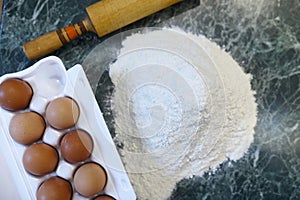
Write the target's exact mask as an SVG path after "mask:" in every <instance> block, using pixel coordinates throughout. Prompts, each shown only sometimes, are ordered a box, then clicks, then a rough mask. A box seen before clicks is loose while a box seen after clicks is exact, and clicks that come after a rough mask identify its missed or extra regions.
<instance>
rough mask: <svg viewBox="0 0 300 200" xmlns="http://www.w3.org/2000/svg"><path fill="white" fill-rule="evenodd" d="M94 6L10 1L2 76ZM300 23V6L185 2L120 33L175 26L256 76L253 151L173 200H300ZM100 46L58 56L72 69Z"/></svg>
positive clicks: (0, 54)
mask: <svg viewBox="0 0 300 200" xmlns="http://www.w3.org/2000/svg"><path fill="white" fill-rule="evenodd" d="M94 2H96V0H74V1H61V0H44V1H41V0H30V1H29V0H5V1H4V10H3V11H4V12H3V16H2V21H1V31H0V66H1V68H0V75H3V74H5V73H8V72H14V71H18V70H21V69H24V68H26V67H28V66H30V65H31V64H33V63H34V62H29V61H28V60H26V58H25V57H24V55H23V53H22V48H21V45H22V44H23V43H24V42H25V41H28V40H30V39H32V38H34V37H36V36H38V35H41V34H43V33H46V32H49V31H52V30H55V29H58V28H62V27H65V26H67V25H70V24H73V23H76V22H78V21H80V20H82V19H83V18H84V16H85V12H84V8H85V7H86V6H88V5H90V4H92V3H94ZM299 22H300V1H299V0H285V1H280V0H254V1H250V0H215V1H211V0H201V1H200V4H197V1H188V0H186V1H185V2H184V3H181V4H179V5H176V6H173V7H171V8H169V9H166V10H164V11H162V12H159V13H157V14H155V15H152V16H150V17H147V18H146V19H143V20H141V21H139V22H137V23H134V24H133V25H130V26H129V27H126V28H123V29H122V30H120V31H123V30H126V29H130V28H136V27H145V26H170V25H177V26H179V27H181V28H182V29H184V30H187V31H191V32H193V33H201V34H203V35H205V36H206V37H208V38H210V39H211V40H213V41H214V42H216V43H217V44H219V45H220V46H221V47H223V48H224V49H225V50H226V51H228V52H230V53H231V55H232V56H233V58H234V59H235V60H236V61H237V62H238V63H239V64H240V65H241V66H242V67H243V68H244V70H245V71H246V72H248V73H251V74H252V75H253V80H252V83H251V84H252V88H253V90H255V91H256V98H257V104H258V122H257V126H256V128H255V139H254V142H253V144H252V145H251V147H250V149H249V152H248V153H247V154H245V156H244V157H243V158H241V159H240V160H238V161H236V162H229V161H228V162H225V163H223V164H222V165H220V167H219V169H218V170H217V171H216V173H214V174H213V175H211V174H210V173H206V174H205V175H204V176H203V177H193V178H189V179H184V180H182V181H180V182H179V183H178V185H177V187H176V188H174V192H173V194H172V197H171V199H179V200H184V199H186V200H191V199H272V200H274V199H279V200H282V199H300V124H299V123H300V89H299V86H300V83H299V81H300V23H299ZM109 36H110V35H109ZM109 36H107V37H109ZM103 39H105V38H98V37H97V36H96V35H95V34H93V33H90V34H87V35H85V36H82V37H80V38H79V39H77V40H75V41H73V42H71V43H70V44H68V45H67V46H65V47H63V48H62V49H60V50H58V51H56V52H54V53H53V55H56V56H58V57H60V58H61V59H62V60H63V62H64V63H65V65H66V67H67V68H69V67H72V66H73V65H74V64H77V63H81V62H82V61H83V59H84V57H85V56H86V55H87V54H88V53H89V52H90V51H91V49H92V48H93V47H95V46H96V45H97V44H99V43H101V41H103ZM98 100H99V101H101V97H99V96H98ZM99 104H101V102H99ZM107 120H109V119H107ZM0 196H1V194H0Z"/></svg>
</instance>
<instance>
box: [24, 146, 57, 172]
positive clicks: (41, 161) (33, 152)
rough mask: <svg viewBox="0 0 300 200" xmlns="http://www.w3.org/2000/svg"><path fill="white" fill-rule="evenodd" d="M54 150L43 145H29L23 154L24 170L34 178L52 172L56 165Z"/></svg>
mask: <svg viewBox="0 0 300 200" xmlns="http://www.w3.org/2000/svg"><path fill="white" fill-rule="evenodd" d="M58 158H59V157H58V153H57V151H56V149H55V148H54V147H52V146H50V145H48V144H45V143H36V144H32V145H30V146H29V147H28V148H27V149H26V150H25V152H24V154H23V165H24V167H25V169H26V170H27V171H28V172H29V173H31V174H33V175H36V176H42V175H46V174H49V173H51V172H53V171H54V170H55V169H56V167H57V164H58Z"/></svg>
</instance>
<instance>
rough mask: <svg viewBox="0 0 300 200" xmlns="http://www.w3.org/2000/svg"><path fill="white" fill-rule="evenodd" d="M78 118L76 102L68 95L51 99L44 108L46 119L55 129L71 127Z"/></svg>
mask: <svg viewBox="0 0 300 200" xmlns="http://www.w3.org/2000/svg"><path fill="white" fill-rule="evenodd" d="M78 118H79V107H78V104H77V103H76V102H75V101H74V100H73V99H71V98H69V97H60V98H57V99H54V100H53V101H51V102H50V103H49V104H48V106H47V108H46V119H47V121H48V122H49V124H50V125H51V126H52V127H54V128H56V129H67V128H71V127H72V126H74V125H75V124H76V122H77V121H78Z"/></svg>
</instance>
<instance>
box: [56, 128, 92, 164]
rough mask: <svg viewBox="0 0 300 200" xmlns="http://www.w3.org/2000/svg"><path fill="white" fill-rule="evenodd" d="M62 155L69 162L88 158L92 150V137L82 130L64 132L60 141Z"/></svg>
mask: <svg viewBox="0 0 300 200" xmlns="http://www.w3.org/2000/svg"><path fill="white" fill-rule="evenodd" d="M60 150H61V154H62V157H63V158H64V159H65V160H66V161H68V162H70V163H78V162H82V161H84V160H86V159H88V158H89V157H90V156H91V153H92V151H93V139H92V138H91V136H90V135H89V134H88V133H87V132H86V131H83V130H79V129H78V130H72V131H70V132H68V133H66V134H65V135H64V136H63V138H62V140H61V142H60Z"/></svg>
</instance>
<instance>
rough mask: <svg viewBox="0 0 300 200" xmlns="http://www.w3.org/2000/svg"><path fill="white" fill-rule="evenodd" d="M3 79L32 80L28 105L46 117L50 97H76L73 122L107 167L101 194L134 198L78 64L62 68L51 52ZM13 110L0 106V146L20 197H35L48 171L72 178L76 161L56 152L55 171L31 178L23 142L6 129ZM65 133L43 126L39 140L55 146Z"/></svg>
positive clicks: (94, 157)
mask: <svg viewBox="0 0 300 200" xmlns="http://www.w3.org/2000/svg"><path fill="white" fill-rule="evenodd" d="M8 78H20V79H23V80H25V81H27V82H28V83H29V84H30V85H31V87H32V89H33V93H34V94H33V97H32V100H31V103H30V105H29V110H32V111H35V112H38V113H40V114H41V115H42V116H45V115H44V114H45V108H46V106H47V104H48V103H49V102H50V101H51V100H53V99H56V98H58V97H62V96H69V97H72V98H73V99H75V100H76V102H77V103H78V105H79V107H80V117H79V120H78V122H77V124H76V127H78V128H80V129H83V130H86V131H87V132H88V133H90V135H91V136H92V138H93V141H94V148H93V152H92V156H91V160H92V161H95V162H97V163H99V164H100V165H102V166H103V167H104V168H105V170H106V172H107V176H108V177H107V185H106V187H105V190H104V192H103V193H105V194H107V195H110V196H112V197H114V198H115V199H117V200H135V199H136V195H135V192H134V190H133V188H132V185H131V183H130V181H129V178H128V176H127V173H126V171H125V169H124V166H123V164H122V161H121V159H120V157H119V154H118V152H117V150H116V147H115V145H114V142H113V140H112V138H111V135H110V133H109V131H108V129H107V126H106V124H105V121H104V119H103V116H102V113H101V111H100V109H99V106H98V104H97V102H96V99H95V97H94V94H93V92H92V89H91V87H90V85H89V82H88V80H87V78H86V75H85V73H84V71H83V69H82V67H81V65H75V66H74V67H72V68H71V69H69V70H68V71H66V69H65V66H64V65H63V63H62V61H61V60H60V59H59V58H57V57H54V56H50V57H47V58H44V59H42V60H40V61H39V62H37V63H36V64H34V65H33V66H31V67H30V68H27V69H25V70H23V71H20V72H17V73H12V74H6V75H4V76H2V77H0V83H1V82H3V81H4V80H5V79H8ZM14 115H15V113H14V112H9V111H7V110H4V109H2V108H0V123H1V124H0V125H1V127H0V128H1V129H2V131H1V132H2V133H1V134H0V140H1V145H0V150H1V151H2V153H3V154H4V155H5V158H6V161H7V162H8V166H9V168H10V169H9V173H11V174H12V176H13V179H14V182H15V183H16V186H17V190H18V193H19V196H20V197H22V199H36V191H37V188H38V186H39V185H40V184H41V183H42V181H44V180H45V179H47V178H49V177H51V176H55V175H57V176H61V177H63V178H65V179H67V180H72V176H73V172H74V170H75V169H76V167H77V166H78V164H75V165H73V164H70V163H68V162H66V161H64V160H63V159H62V158H61V156H60V161H59V164H58V167H57V169H56V171H55V172H53V173H51V174H48V175H45V176H42V177H35V176H32V175H30V174H29V173H28V172H26V170H25V169H24V167H23V163H22V156H23V153H24V151H25V149H26V146H24V145H21V144H18V143H16V142H15V141H14V140H13V139H12V138H11V136H10V134H9V130H8V127H9V123H10V120H11V118H12V117H13V116H14ZM65 132H66V130H63V131H59V130H56V129H53V128H52V127H50V126H49V125H47V128H46V130H45V133H44V136H43V138H42V140H43V142H45V143H48V144H50V145H53V146H55V147H58V146H59V140H60V138H61V136H62V135H63V134H64V133H65ZM73 199H74V200H84V199H88V198H85V197H83V196H81V195H79V194H78V193H74V195H73Z"/></svg>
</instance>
